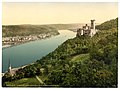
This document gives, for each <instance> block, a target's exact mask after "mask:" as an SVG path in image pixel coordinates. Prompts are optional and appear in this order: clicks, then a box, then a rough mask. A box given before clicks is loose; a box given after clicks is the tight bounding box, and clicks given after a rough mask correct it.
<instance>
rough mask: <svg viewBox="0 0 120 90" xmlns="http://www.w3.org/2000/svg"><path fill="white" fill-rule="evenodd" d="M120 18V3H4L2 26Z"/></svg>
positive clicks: (100, 21)
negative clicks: (119, 14) (119, 6)
mask: <svg viewBox="0 0 120 90" xmlns="http://www.w3.org/2000/svg"><path fill="white" fill-rule="evenodd" d="M116 17H118V3H108V2H107V3H105V2H103V3H100V2H99V3H95V2H94V3H82V2H81V3H80V2H79V3H65V2H64V3H38V2H37V3H30V2H29V3H25V2H23V3H20V2H16V3H10V2H9V3H3V4H2V24H4V25H5V24H6V25H7V24H49V23H52V24H54V23H55V24H56V23H89V22H90V21H89V20H91V19H95V20H96V23H102V22H104V21H106V20H110V19H114V18H116Z"/></svg>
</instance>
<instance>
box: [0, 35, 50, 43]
mask: <svg viewBox="0 0 120 90" xmlns="http://www.w3.org/2000/svg"><path fill="white" fill-rule="evenodd" d="M50 36H51V35H50V34H40V35H37V36H36V35H29V36H15V37H3V38H2V44H3V45H16V44H18V43H23V42H28V41H34V40H39V39H44V38H46V37H50Z"/></svg>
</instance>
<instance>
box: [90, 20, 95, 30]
mask: <svg viewBox="0 0 120 90" xmlns="http://www.w3.org/2000/svg"><path fill="white" fill-rule="evenodd" d="M91 29H94V30H95V20H91Z"/></svg>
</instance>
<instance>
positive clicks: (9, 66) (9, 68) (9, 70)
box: [8, 59, 12, 73]
mask: <svg viewBox="0 0 120 90" xmlns="http://www.w3.org/2000/svg"><path fill="white" fill-rule="evenodd" d="M11 69H12V67H11V63H10V59H9V65H8V72H9V73H10V72H11Z"/></svg>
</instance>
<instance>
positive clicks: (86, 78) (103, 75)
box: [3, 22, 118, 88]
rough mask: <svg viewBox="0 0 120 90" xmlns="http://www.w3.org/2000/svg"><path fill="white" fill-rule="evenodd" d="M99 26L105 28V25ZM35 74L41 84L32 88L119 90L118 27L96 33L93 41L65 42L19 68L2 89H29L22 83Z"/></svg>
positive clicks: (77, 38) (7, 78)
mask: <svg viewBox="0 0 120 90" xmlns="http://www.w3.org/2000/svg"><path fill="white" fill-rule="evenodd" d="M108 23H109V22H108ZM101 25H103V26H104V23H103V24H101ZM116 26H117V25H116ZM36 75H37V76H39V77H40V78H41V80H42V81H43V82H44V84H43V83H41V84H40V83H32V82H31V83H32V85H40V86H44V85H45V86H56V87H84V88H87V87H102V88H103V87H112V88H116V87H118V30H117V28H114V29H113V27H112V28H107V30H99V31H98V32H97V33H96V34H95V35H94V36H93V37H92V38H90V37H89V36H81V37H75V38H73V39H69V40H67V41H66V42H64V43H63V44H61V45H60V46H58V48H56V49H55V50H54V51H53V52H51V53H49V54H48V55H47V56H45V57H43V58H42V59H40V60H37V61H36V63H35V64H32V65H29V66H27V67H25V68H23V69H20V70H19V71H18V72H17V73H16V75H15V76H14V77H12V76H10V75H9V74H6V75H5V76H4V77H3V86H6V85H15V86H17V85H23V86H24V85H28V86H29V85H31V84H30V81H28V82H27V81H26V82H25V81H23V80H24V79H26V78H27V79H30V78H35V77H36Z"/></svg>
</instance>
